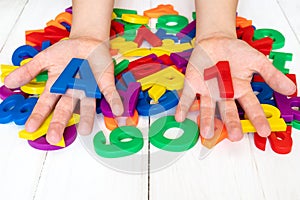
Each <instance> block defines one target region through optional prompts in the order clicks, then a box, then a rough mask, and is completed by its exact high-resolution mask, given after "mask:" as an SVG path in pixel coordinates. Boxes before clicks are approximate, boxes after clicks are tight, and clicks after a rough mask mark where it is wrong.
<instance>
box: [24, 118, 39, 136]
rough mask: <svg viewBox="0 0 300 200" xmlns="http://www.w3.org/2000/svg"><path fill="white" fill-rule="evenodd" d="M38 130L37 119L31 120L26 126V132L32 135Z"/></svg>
mask: <svg viewBox="0 0 300 200" xmlns="http://www.w3.org/2000/svg"><path fill="white" fill-rule="evenodd" d="M37 129H38V127H36V121H35V119H32V118H31V119H29V120H28V121H27V122H26V124H25V130H26V131H28V132H30V133H32V132H35V131H36V130H37Z"/></svg>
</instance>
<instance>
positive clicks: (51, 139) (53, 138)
mask: <svg viewBox="0 0 300 200" xmlns="http://www.w3.org/2000/svg"><path fill="white" fill-rule="evenodd" d="M46 139H47V142H48V143H49V144H51V145H56V144H57V143H59V142H60V140H61V138H60V137H59V135H58V133H57V132H56V131H54V130H50V131H49V132H48V133H47V136H46Z"/></svg>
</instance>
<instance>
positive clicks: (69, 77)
mask: <svg viewBox="0 0 300 200" xmlns="http://www.w3.org/2000/svg"><path fill="white" fill-rule="evenodd" d="M78 72H79V75H80V79H78V78H75V76H76V75H77V73H78ZM67 89H78V90H83V91H84V92H85V94H86V96H87V97H92V98H101V93H100V90H99V88H98V84H97V82H96V80H95V78H94V75H93V73H92V71H91V68H90V65H89V63H88V61H87V60H83V59H79V58H73V59H72V60H71V61H70V63H69V64H68V65H67V67H66V68H65V69H64V71H63V72H62V73H61V74H60V76H59V77H58V79H57V80H56V81H55V82H54V84H53V85H52V87H51V89H50V92H52V93H59V94H65V93H66V91H67Z"/></svg>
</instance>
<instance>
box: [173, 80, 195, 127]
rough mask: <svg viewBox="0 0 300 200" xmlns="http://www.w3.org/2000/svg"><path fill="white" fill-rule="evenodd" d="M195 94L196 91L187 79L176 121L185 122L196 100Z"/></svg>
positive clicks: (176, 113)
mask: <svg viewBox="0 0 300 200" xmlns="http://www.w3.org/2000/svg"><path fill="white" fill-rule="evenodd" d="M195 96H196V93H195V91H194V90H193V89H192V87H191V85H190V83H189V81H188V80H187V79H185V83H184V88H183V91H182V94H181V97H180V99H179V102H178V105H177V108H176V112H175V119H176V121H178V122H183V121H184V120H185V118H186V116H187V113H188V112H189V109H190V107H191V105H192V104H193V102H194V101H195Z"/></svg>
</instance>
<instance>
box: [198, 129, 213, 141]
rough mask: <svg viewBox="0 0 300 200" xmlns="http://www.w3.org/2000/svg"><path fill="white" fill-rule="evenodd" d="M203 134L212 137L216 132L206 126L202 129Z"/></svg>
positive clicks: (205, 136)
mask: <svg viewBox="0 0 300 200" xmlns="http://www.w3.org/2000/svg"><path fill="white" fill-rule="evenodd" d="M201 135H202V137H204V138H205V139H211V138H212V137H213V136H214V132H213V131H212V130H211V128H210V127H205V128H203V129H202V131H201Z"/></svg>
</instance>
